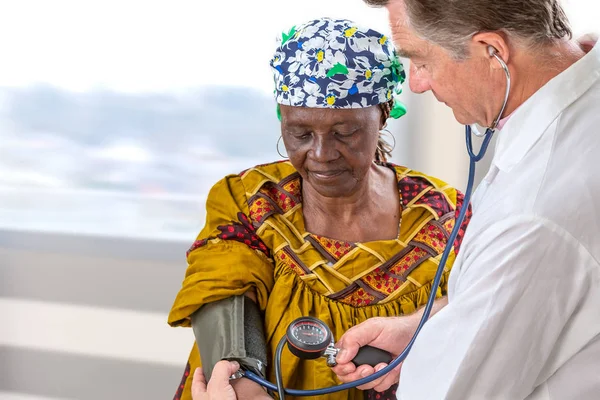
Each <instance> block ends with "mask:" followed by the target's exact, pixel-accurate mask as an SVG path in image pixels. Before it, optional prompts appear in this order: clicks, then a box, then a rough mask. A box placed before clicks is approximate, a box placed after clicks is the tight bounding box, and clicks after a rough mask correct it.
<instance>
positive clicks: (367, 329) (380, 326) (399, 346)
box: [332, 317, 418, 392]
mask: <svg viewBox="0 0 600 400" xmlns="http://www.w3.org/2000/svg"><path fill="white" fill-rule="evenodd" d="M417 323H418V321H417ZM415 329H416V325H415V324H414V319H413V318H412V317H378V318H371V319H368V320H367V321H365V322H363V323H362V324H359V325H356V326H354V327H352V328H350V329H349V330H348V331H347V332H346V333H344V335H343V336H342V337H341V338H340V340H339V341H338V343H337V344H336V347H337V348H338V349H341V351H340V353H339V354H338V355H337V357H336V361H337V366H335V367H333V368H332V369H333V372H335V374H336V375H337V376H338V378H339V379H340V380H341V381H342V382H344V383H345V382H352V381H355V380H357V379H361V378H364V377H367V376H369V375H372V374H374V373H375V372H376V371H380V370H381V369H383V368H384V367H386V366H387V364H384V363H381V364H378V365H376V366H375V368H373V367H371V366H370V365H354V363H353V362H352V359H353V358H354V357H355V356H356V354H357V353H358V349H359V348H360V347H362V346H365V345H370V346H373V347H377V348H380V349H383V350H386V351H388V352H389V353H391V354H392V356H393V357H394V358H396V356H398V354H400V353H401V352H402V350H404V348H405V347H406V345H407V344H408V342H409V341H410V339H411V338H412V335H413V333H414V331H415ZM401 367H402V364H400V365H399V366H397V367H396V368H394V369H393V370H392V371H391V372H390V373H388V374H387V375H384V376H382V377H381V378H379V379H376V380H374V381H373V382H370V383H368V384H366V385H362V386H359V387H358V388H359V389H361V390H367V389H375V390H376V391H378V392H383V391H385V390H387V389H389V388H390V387H391V386H392V385H394V384H396V383H398V381H399V379H400V369H401Z"/></svg>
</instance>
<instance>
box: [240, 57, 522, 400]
mask: <svg viewBox="0 0 600 400" xmlns="http://www.w3.org/2000/svg"><path fill="white" fill-rule="evenodd" d="M488 50H489V53H490V56H492V57H495V58H496V60H498V62H499V63H500V65H501V66H502V69H503V70H504V73H505V75H506V92H505V95H504V103H503V105H502V109H501V110H500V113H499V114H498V117H497V118H496V119H495V120H494V122H493V124H492V125H491V126H490V127H489V128H487V129H486V131H485V132H484V133H479V132H478V131H477V130H476V132H472V129H471V126H469V125H467V126H465V136H466V145H467V153H468V154H469V179H468V182H467V189H466V190H465V198H464V201H463V204H464V206H463V207H462V209H461V210H460V213H459V216H458V218H457V219H456V221H455V224H454V228H453V229H452V232H451V233H450V236H449V238H448V241H447V245H446V248H445V249H444V252H443V254H442V257H441V258H440V263H439V266H438V269H437V272H436V274H435V278H434V280H433V284H432V289H431V294H430V295H429V299H428V300H427V304H426V305H425V308H424V311H423V316H422V317H421V321H420V322H419V325H418V327H417V330H416V331H415V333H414V335H413V337H412V338H411V340H410V341H409V342H408V345H407V346H406V348H405V349H404V350H403V351H402V353H400V355H398V356H397V357H396V358H395V359H393V360H392V357H391V355H390V354H389V353H387V352H385V351H383V350H380V349H377V348H374V347H371V346H364V347H362V348H361V349H360V350H359V352H358V354H357V356H356V357H355V358H354V360H353V362H354V363H355V364H356V365H362V364H369V365H371V366H373V367H374V366H375V365H377V364H379V363H382V362H384V363H387V364H388V365H387V367H385V368H383V369H381V370H380V371H377V372H375V373H374V374H373V375H370V376H368V377H366V378H362V379H359V380H356V381H354V382H348V383H344V384H341V385H337V386H331V387H328V388H322V389H314V390H295V389H286V388H284V387H283V377H282V374H281V354H282V352H283V349H284V347H285V346H286V344H287V347H288V349H289V351H290V352H291V353H292V354H294V355H295V356H297V357H299V358H302V359H306V360H312V359H317V358H320V357H325V358H326V359H327V365H329V366H330V367H333V366H335V365H336V361H335V356H336V355H337V353H338V351H339V349H336V348H335V346H334V339H333V335H332V333H331V330H330V329H329V327H328V326H327V325H326V324H325V323H323V322H322V321H320V320H318V319H316V318H312V317H301V318H298V319H296V320H294V321H293V322H292V323H291V324H290V325H289V327H288V329H287V332H286V335H285V336H284V337H283V338H282V339H281V340H280V341H279V344H278V345H277V350H276V351H275V359H274V364H275V365H274V370H275V377H276V380H277V384H273V383H271V382H269V381H267V380H265V379H263V378H262V377H260V376H258V375H257V374H255V373H253V372H251V371H241V373H240V375H239V376H243V377H246V378H248V379H250V380H252V381H254V382H256V383H258V384H259V385H261V386H264V387H265V388H267V389H269V390H271V391H274V392H277V393H278V395H279V398H280V399H282V400H283V399H284V398H285V395H286V394H288V395H290V396H299V397H300V396H320V395H324V394H329V393H334V392H339V391H342V390H347V389H351V388H354V387H357V386H361V385H365V384H367V383H369V382H372V381H374V380H376V379H378V378H380V377H382V376H384V375H386V374H388V373H389V372H391V371H392V370H393V369H394V368H396V367H397V366H398V365H400V363H402V362H403V361H404V359H405V358H406V357H407V356H408V353H409V352H410V350H411V348H412V346H413V344H414V343H415V340H416V339H417V336H418V335H419V332H420V331H421V329H422V328H423V325H425V322H426V321H427V319H429V315H430V314H431V309H432V308H433V304H434V302H435V298H436V292H437V288H438V287H439V286H440V281H441V279H442V274H443V272H444V268H445V266H446V261H447V260H448V256H449V255H450V251H451V250H452V247H453V244H454V241H455V240H456V236H457V235H458V231H459V229H460V227H461V225H462V223H463V221H464V219H465V215H466V212H467V209H468V207H467V205H468V204H469V203H470V201H471V194H472V192H473V183H474V180H475V167H476V163H477V162H478V161H480V160H481V159H482V158H483V157H484V156H485V153H486V151H487V148H488V145H489V144H490V141H491V140H492V136H493V135H494V132H495V130H496V127H497V126H498V123H499V122H500V119H501V118H502V114H504V110H505V109H506V104H507V102H508V96H509V94H510V71H509V70H508V67H507V65H506V63H505V62H504V60H502V58H500V56H499V55H498V54H497V52H496V49H494V48H493V47H491V46H490V47H489V48H488ZM473 134H475V136H477V137H483V141H482V144H481V147H480V149H479V152H478V153H477V154H476V153H475V152H474V151H473V140H472V139H473V137H472V136H473Z"/></svg>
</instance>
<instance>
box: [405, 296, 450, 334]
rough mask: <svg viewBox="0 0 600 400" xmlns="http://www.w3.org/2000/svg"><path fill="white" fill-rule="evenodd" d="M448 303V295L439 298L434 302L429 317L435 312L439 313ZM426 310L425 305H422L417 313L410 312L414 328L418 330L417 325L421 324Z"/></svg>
mask: <svg viewBox="0 0 600 400" xmlns="http://www.w3.org/2000/svg"><path fill="white" fill-rule="evenodd" d="M447 305H448V297H446V296H444V297H440V298H439V299H437V300H436V301H434V302H433V307H432V308H431V314H430V315H429V318H431V317H433V316H434V315H435V314H437V313H438V312H439V311H440V310H441V309H442V308H444V307H446V306H447ZM424 312H425V307H424V306H423V307H421V308H419V309H418V310H417V311H416V312H415V313H413V314H410V315H409V316H408V318H410V319H411V324H413V325H414V329H415V330H417V326H418V325H419V322H420V321H421V318H422V317H423V313H424Z"/></svg>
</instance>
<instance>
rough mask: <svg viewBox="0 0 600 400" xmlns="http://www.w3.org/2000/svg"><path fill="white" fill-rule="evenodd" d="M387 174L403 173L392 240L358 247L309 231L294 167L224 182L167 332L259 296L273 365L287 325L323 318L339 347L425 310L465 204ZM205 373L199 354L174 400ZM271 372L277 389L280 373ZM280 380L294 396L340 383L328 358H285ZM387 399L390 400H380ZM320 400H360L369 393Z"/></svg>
mask: <svg viewBox="0 0 600 400" xmlns="http://www.w3.org/2000/svg"><path fill="white" fill-rule="evenodd" d="M384 165H385V166H387V167H388V168H391V169H393V170H394V171H395V173H396V177H397V181H398V196H399V198H400V204H401V206H402V217H401V222H400V228H399V235H398V237H397V238H396V239H395V240H381V241H373V242H365V243H353V242H344V241H340V240H332V239H329V238H326V237H322V236H318V235H314V234H312V233H310V232H307V231H306V230H305V229H304V218H303V213H302V194H301V193H302V191H301V184H302V181H301V178H300V175H299V174H298V172H297V171H296V170H295V169H294V167H293V166H292V165H291V164H290V163H289V162H287V161H284V162H278V163H273V164H267V165H262V166H257V167H254V168H251V169H249V170H246V171H244V172H243V173H241V174H239V175H230V176H227V177H225V178H224V179H222V180H221V181H219V182H218V183H217V184H215V186H213V188H212V189H211V191H210V193H209V195H208V199H207V204H206V210H207V216H206V225H205V227H204V229H203V230H202V231H201V232H200V234H199V236H198V238H197V240H196V242H195V243H194V244H193V245H192V247H191V248H190V250H189V252H188V256H187V257H188V264H189V266H188V268H187V272H186V274H185V279H184V281H183V284H182V288H181V291H180V292H179V293H178V295H177V298H176V299H175V302H174V305H173V308H172V310H171V312H170V314H169V324H170V325H171V326H186V327H189V326H190V316H191V315H192V314H193V313H194V312H195V311H196V310H198V308H199V307H200V306H202V305H203V304H207V303H210V302H213V301H218V300H222V299H224V298H227V297H230V296H234V295H242V294H244V293H245V292H246V291H248V290H250V289H254V290H255V291H256V294H257V297H258V304H259V306H260V309H261V310H262V311H263V313H264V325H265V334H266V336H267V337H266V340H267V348H268V349H269V350H270V355H271V357H272V355H273V354H274V352H275V348H276V346H277V343H278V342H279V340H280V339H281V337H282V336H284V335H285V331H286V328H287V326H288V324H289V323H290V322H292V321H293V320H294V319H296V318H298V317H301V316H313V317H316V318H319V319H321V320H322V321H324V322H325V323H326V324H327V325H329V327H331V329H332V331H333V334H334V337H335V338H336V339H337V338H339V337H340V336H341V335H342V334H343V333H344V332H345V331H346V330H348V329H349V328H350V327H352V326H354V325H357V324H359V323H360V322H363V321H365V320H366V319H368V318H371V317H376V316H398V315H403V314H408V313H412V312H414V311H415V310H417V308H419V307H420V306H422V305H424V304H425V302H426V301H427V298H428V296H429V293H430V291H431V281H432V280H433V277H434V275H435V272H436V269H437V266H438V261H439V259H440V256H441V252H442V251H443V250H444V246H445V245H446V241H447V238H448V236H449V233H450V231H451V229H452V228H453V226H454V221H455V216H457V215H458V212H459V210H460V207H461V206H462V199H463V196H462V194H461V193H459V192H458V191H457V190H456V189H454V188H452V187H450V186H448V185H447V184H445V183H444V182H442V181H440V180H437V179H435V178H432V177H429V176H426V175H423V174H421V173H419V172H415V171H411V170H409V169H407V168H404V167H400V166H395V165H392V164H384ZM465 226H466V223H465V224H464V226H463V227H461V228H463V229H461V234H460V235H459V238H458V239H457V241H456V242H455V243H454V252H456V251H457V250H458V245H459V244H460V240H461V239H462V234H463V233H464V227H465ZM454 257H455V255H454V253H453V254H451V255H450V258H449V260H448V264H447V267H446V271H445V273H444V276H443V278H442V286H441V287H442V289H441V290H438V293H437V295H438V296H442V295H444V294H445V288H446V284H447V278H448V274H449V271H450V266H451V265H452V262H453V261H454ZM271 359H272V358H271ZM198 366H200V355H199V354H198V350H197V348H196V346H195V345H194V346H193V349H192V351H191V354H190V358H189V362H188V365H187V367H186V370H185V373H184V377H183V379H182V381H181V384H180V387H179V390H178V391H177V393H176V395H175V399H186V400H191V391H190V386H191V380H192V379H191V375H193V374H191V373H190V371H192V372H193V371H194V369H195V368H196V367H198ZM268 370H269V373H268V375H269V378H270V380H271V381H272V382H274V381H275V378H274V374H273V369H272V368H268ZM282 371H283V376H284V383H285V386H286V387H290V388H295V389H314V388H321V387H325V386H330V385H334V384H337V383H339V382H338V381H337V379H336V377H335V375H334V374H333V373H332V372H331V370H330V369H329V368H328V367H327V365H326V363H325V361H324V359H321V360H317V361H302V360H300V359H298V358H296V357H294V356H292V355H291V354H290V353H289V352H288V351H287V350H286V351H284V353H283V358H282ZM389 396H393V393H392V392H390V393H388V394H387V395H381V396H380V397H378V398H386V397H389ZM286 398H291V397H289V396H286ZM320 398H322V399H329V400H334V399H336V400H338V399H339V400H342V399H363V398H364V392H361V391H359V390H350V391H345V392H339V393H334V394H331V395H328V396H323V397H320ZM373 398H375V396H373ZM390 398H391V397H390ZM393 398H394V399H395V396H394V397H393Z"/></svg>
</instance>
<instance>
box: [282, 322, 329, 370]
mask: <svg viewBox="0 0 600 400" xmlns="http://www.w3.org/2000/svg"><path fill="white" fill-rule="evenodd" d="M286 336H287V342H288V348H289V349H290V351H291V352H292V354H294V355H295V356H296V357H298V358H302V359H305V360H313V359H316V358H319V357H321V356H323V354H324V353H325V350H327V348H328V347H329V346H330V345H331V344H332V340H331V339H332V334H331V330H330V329H329V327H328V326H327V325H325V323H323V322H322V321H320V320H318V319H316V318H312V317H300V318H298V319H296V320H294V321H293V322H292V323H291V324H290V325H289V327H288V330H287V333H286Z"/></svg>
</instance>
